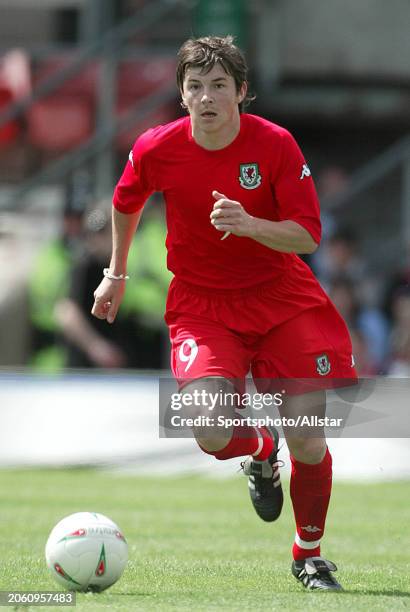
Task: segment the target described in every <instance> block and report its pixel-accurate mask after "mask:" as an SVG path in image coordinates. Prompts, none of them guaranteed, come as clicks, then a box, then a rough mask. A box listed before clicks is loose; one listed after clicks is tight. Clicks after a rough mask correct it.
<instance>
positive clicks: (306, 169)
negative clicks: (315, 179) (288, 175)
mask: <svg viewBox="0 0 410 612" xmlns="http://www.w3.org/2000/svg"><path fill="white" fill-rule="evenodd" d="M309 176H312V173H311V171H310V170H309V166H308V165H307V164H303V166H302V174H301V175H300V177H299V180H300V181H301V180H302V179H304V178H305V177H306V178H307V177H309Z"/></svg>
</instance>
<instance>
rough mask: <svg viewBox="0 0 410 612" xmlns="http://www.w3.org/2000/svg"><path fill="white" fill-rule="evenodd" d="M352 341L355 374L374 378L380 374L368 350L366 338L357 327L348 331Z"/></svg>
mask: <svg viewBox="0 0 410 612" xmlns="http://www.w3.org/2000/svg"><path fill="white" fill-rule="evenodd" d="M349 332H350V337H351V340H352V349H353V356H354V360H355V365H356V372H357V373H358V375H359V376H360V377H365V376H376V375H377V374H380V370H378V368H377V364H376V361H375V359H374V358H373V357H372V355H371V353H370V349H369V343H368V342H367V339H366V336H365V335H364V334H363V332H362V331H361V330H360V329H358V328H357V327H354V328H351V329H349Z"/></svg>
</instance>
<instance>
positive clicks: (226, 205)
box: [210, 191, 255, 237]
mask: <svg viewBox="0 0 410 612" xmlns="http://www.w3.org/2000/svg"><path fill="white" fill-rule="evenodd" d="M212 195H213V197H214V198H215V200H216V202H215V204H214V207H213V210H212V212H211V215H210V217H211V223H212V225H213V226H214V227H215V229H217V230H218V231H220V232H230V233H232V234H234V235H235V236H249V237H250V236H252V233H253V227H254V223H255V217H252V216H251V215H249V214H248V213H247V212H246V210H245V209H244V207H243V206H242V204H241V203H240V202H237V201H236V200H230V199H229V198H227V197H226V196H225V195H224V194H223V193H220V192H219V191H213V192H212Z"/></svg>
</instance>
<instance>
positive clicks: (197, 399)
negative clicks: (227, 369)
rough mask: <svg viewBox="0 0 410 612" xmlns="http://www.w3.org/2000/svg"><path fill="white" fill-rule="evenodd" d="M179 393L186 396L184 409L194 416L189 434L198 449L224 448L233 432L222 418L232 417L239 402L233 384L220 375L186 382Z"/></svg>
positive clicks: (216, 449)
mask: <svg viewBox="0 0 410 612" xmlns="http://www.w3.org/2000/svg"><path fill="white" fill-rule="evenodd" d="M182 393H183V394H184V395H189V396H190V397H189V401H186V402H185V403H186V404H189V406H187V409H186V412H187V413H189V416H190V417H191V418H193V419H194V422H195V425H194V426H193V427H192V433H193V435H194V437H195V439H196V441H197V442H198V444H199V446H200V447H201V448H202V450H204V451H205V452H207V453H211V454H213V453H215V452H217V451H220V450H222V449H223V448H225V447H226V446H227V445H228V444H229V441H230V440H231V438H232V433H233V427H232V426H227V421H226V418H225V417H228V416H229V417H230V416H232V413H233V411H234V409H235V407H236V405H237V404H239V394H238V393H237V392H236V390H235V387H234V385H233V383H232V382H231V381H229V380H228V379H226V378H222V377H214V378H200V379H197V380H194V381H192V382H191V383H189V384H188V385H186V386H185V387H184V388H183V390H182ZM235 401H237V404H236V405H235Z"/></svg>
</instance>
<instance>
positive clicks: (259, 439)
mask: <svg viewBox="0 0 410 612" xmlns="http://www.w3.org/2000/svg"><path fill="white" fill-rule="evenodd" d="M254 430H255V431H256V435H257V436H258V448H257V449H256V451H255V452H254V453H253V457H255V459H256V457H257V456H258V455H259V454H260V452H261V451H262V449H263V436H262V434H261V432H260V431H259V429H257V428H256V427H254Z"/></svg>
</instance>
